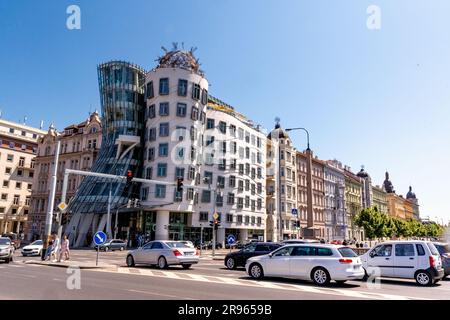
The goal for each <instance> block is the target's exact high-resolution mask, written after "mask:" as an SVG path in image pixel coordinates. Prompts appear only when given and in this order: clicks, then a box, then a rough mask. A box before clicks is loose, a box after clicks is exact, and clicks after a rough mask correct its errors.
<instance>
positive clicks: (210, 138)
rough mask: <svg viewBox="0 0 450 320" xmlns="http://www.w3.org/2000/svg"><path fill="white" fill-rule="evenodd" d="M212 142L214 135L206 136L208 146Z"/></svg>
mask: <svg viewBox="0 0 450 320" xmlns="http://www.w3.org/2000/svg"><path fill="white" fill-rule="evenodd" d="M212 143H214V136H208V137H206V146H209V145H210V144H212Z"/></svg>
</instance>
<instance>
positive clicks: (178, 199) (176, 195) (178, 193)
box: [173, 189, 183, 202]
mask: <svg viewBox="0 0 450 320" xmlns="http://www.w3.org/2000/svg"><path fill="white" fill-rule="evenodd" d="M173 200H174V201H175V202H181V201H182V200H183V190H181V191H178V190H177V189H175V192H174V197H173Z"/></svg>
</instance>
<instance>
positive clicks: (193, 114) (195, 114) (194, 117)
mask: <svg viewBox="0 0 450 320" xmlns="http://www.w3.org/2000/svg"><path fill="white" fill-rule="evenodd" d="M191 119H192V120H198V108H197V107H195V106H192V110H191Z"/></svg>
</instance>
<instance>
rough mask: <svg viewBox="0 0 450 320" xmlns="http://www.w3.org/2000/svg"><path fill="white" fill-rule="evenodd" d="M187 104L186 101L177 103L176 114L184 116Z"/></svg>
mask: <svg viewBox="0 0 450 320" xmlns="http://www.w3.org/2000/svg"><path fill="white" fill-rule="evenodd" d="M186 110H187V105H186V103H177V116H178V117H186Z"/></svg>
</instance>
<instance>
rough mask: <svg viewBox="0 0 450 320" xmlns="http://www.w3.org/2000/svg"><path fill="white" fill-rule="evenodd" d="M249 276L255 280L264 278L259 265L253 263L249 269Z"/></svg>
mask: <svg viewBox="0 0 450 320" xmlns="http://www.w3.org/2000/svg"><path fill="white" fill-rule="evenodd" d="M249 274H250V276H251V277H252V278H253V279H256V280H261V279H262V278H264V271H263V269H262V267H261V265H260V264H259V263H254V264H252V265H251V266H250V267H249Z"/></svg>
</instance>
